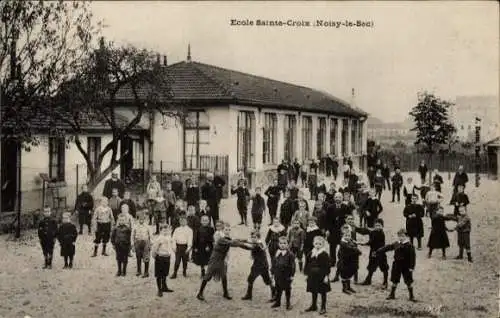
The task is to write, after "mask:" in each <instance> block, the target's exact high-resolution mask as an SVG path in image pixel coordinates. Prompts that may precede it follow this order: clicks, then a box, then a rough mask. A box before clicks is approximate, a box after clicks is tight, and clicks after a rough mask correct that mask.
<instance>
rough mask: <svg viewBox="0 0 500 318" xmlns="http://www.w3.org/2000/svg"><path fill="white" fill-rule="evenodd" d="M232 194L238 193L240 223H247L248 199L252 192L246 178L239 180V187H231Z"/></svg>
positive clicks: (237, 205)
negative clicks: (248, 187)
mask: <svg viewBox="0 0 500 318" xmlns="http://www.w3.org/2000/svg"><path fill="white" fill-rule="evenodd" d="M231 194H236V197H237V199H236V208H237V209H238V213H239V214H240V217H241V222H240V224H239V225H246V224H247V205H248V199H249V197H250V192H249V191H248V189H247V186H246V182H245V180H244V179H243V180H239V181H238V187H235V186H232V187H231Z"/></svg>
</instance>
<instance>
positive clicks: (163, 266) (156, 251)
mask: <svg viewBox="0 0 500 318" xmlns="http://www.w3.org/2000/svg"><path fill="white" fill-rule="evenodd" d="M171 232H172V229H171V227H170V225H168V224H162V226H161V229H160V234H159V235H158V237H157V239H156V240H155V241H154V243H153V247H152V248H151V256H152V257H153V258H154V260H155V277H156V286H157V287H158V297H162V296H163V293H164V292H165V293H171V292H173V290H171V289H170V288H168V286H167V277H168V272H169V270H170V256H171V255H172V253H173V245H174V243H173V241H172V237H171V236H170V234H171Z"/></svg>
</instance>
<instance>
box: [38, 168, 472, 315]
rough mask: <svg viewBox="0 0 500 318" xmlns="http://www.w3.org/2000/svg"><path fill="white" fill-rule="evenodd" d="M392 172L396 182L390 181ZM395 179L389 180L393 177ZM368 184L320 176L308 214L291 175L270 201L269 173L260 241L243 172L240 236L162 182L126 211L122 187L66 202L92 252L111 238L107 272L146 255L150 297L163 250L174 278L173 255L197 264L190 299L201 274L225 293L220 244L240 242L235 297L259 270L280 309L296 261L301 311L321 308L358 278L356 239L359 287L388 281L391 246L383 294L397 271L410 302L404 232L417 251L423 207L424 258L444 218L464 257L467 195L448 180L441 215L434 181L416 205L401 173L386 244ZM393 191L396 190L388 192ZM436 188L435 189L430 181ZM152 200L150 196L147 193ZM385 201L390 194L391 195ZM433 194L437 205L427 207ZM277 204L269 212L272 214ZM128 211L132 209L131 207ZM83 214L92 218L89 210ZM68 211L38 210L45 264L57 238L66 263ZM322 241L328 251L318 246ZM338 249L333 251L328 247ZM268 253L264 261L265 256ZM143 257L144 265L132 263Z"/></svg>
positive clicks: (160, 281) (257, 200) (70, 244)
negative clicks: (240, 281)
mask: <svg viewBox="0 0 500 318" xmlns="http://www.w3.org/2000/svg"><path fill="white" fill-rule="evenodd" d="M395 176H398V177H397V178H394V176H393V178H392V180H393V187H392V189H393V194H397V196H398V199H399V188H400V187H401V185H402V177H401V178H399V176H400V172H399V171H396V174H395ZM395 179H397V180H395ZM395 181H396V182H395ZM377 184H378V183H375V184H374V187H373V188H369V187H368V186H367V185H366V184H365V183H363V182H359V187H356V188H355V191H353V187H352V185H351V186H350V185H349V184H348V181H347V180H346V181H344V184H343V186H342V187H340V188H338V189H336V187H335V183H333V182H332V183H331V184H330V188H329V189H326V186H324V184H322V185H318V188H319V189H320V191H318V193H317V194H316V201H315V204H314V209H313V211H312V213H310V212H309V206H308V201H307V200H306V199H304V195H303V193H302V191H301V190H299V189H298V188H297V187H296V186H295V181H294V180H291V181H290V183H289V185H288V186H287V188H286V189H285V192H284V196H285V198H284V200H283V202H281V205H280V198H281V193H282V189H281V188H280V186H279V184H278V180H275V181H274V183H273V185H271V186H270V187H269V188H268V189H267V190H266V191H265V194H266V196H267V198H268V199H267V207H268V209H269V214H270V220H271V224H270V226H269V229H268V231H267V235H266V236H265V238H264V240H262V238H261V229H262V227H261V224H262V219H263V214H264V212H265V210H266V209H265V208H266V201H265V199H264V197H263V196H262V195H261V189H260V188H256V189H255V190H254V194H253V195H252V196H251V195H250V191H249V190H248V189H247V188H246V183H245V181H244V180H240V182H239V183H238V187H232V189H231V193H233V194H236V195H237V209H238V212H239V214H240V217H241V223H240V224H245V225H246V224H247V206H248V203H249V200H250V198H251V200H252V208H251V215H252V223H253V225H254V228H253V230H252V231H251V235H250V239H249V240H240V239H232V238H231V227H230V225H229V224H227V223H223V222H222V221H217V222H215V224H214V227H215V229H214V228H213V227H212V224H211V218H210V216H209V213H208V210H209V209H208V207H207V203H206V201H204V200H199V201H197V202H196V205H194V204H193V203H192V202H191V204H189V203H188V204H189V205H188V206H187V207H186V203H185V202H184V201H183V200H179V199H177V197H176V195H175V193H174V192H173V190H172V188H171V185H170V184H169V185H167V188H166V191H165V192H162V191H160V190H155V189H149V190H148V197H149V201H148V203H149V204H148V209H144V210H140V211H138V213H136V206H135V204H133V201H132V200H130V193H127V192H125V198H124V200H121V199H119V197H118V195H117V191H115V190H113V196H112V198H111V199H109V200H108V199H107V198H105V197H103V198H101V199H100V200H99V202H98V204H97V205H96V206H94V202H93V199H92V197H91V196H90V198H89V196H88V195H87V193H88V192H86V189H84V192H83V193H82V194H81V195H80V196H79V198H78V199H77V204H76V210H77V211H78V214H79V221H80V234H81V233H82V226H83V224H87V225H88V227H89V234H90V233H91V223H92V224H93V227H94V228H95V240H94V244H95V246H94V253H93V255H92V256H93V257H95V256H97V252H98V246H99V244H100V243H102V244H103V247H102V255H108V254H107V253H106V244H107V243H108V242H109V241H110V240H111V244H112V245H113V247H114V250H115V253H116V261H117V267H118V270H117V276H126V272H127V264H128V258H129V257H130V256H132V255H131V251H132V249H134V251H135V256H136V260H137V273H136V276H141V275H142V277H144V278H146V277H149V264H150V259H151V257H152V258H153V260H154V273H155V277H156V282H157V287H158V296H160V297H161V296H162V295H163V293H165V292H167V293H169V292H173V290H171V289H170V288H168V287H167V277H168V275H169V273H170V262H171V258H175V261H174V269H173V273H172V275H171V276H170V278H171V279H175V278H176V277H177V273H178V270H179V268H180V265H181V263H182V265H183V268H182V270H183V272H182V273H183V276H187V266H188V261H189V260H192V261H193V263H194V264H196V265H198V266H199V267H200V271H201V278H202V282H201V286H200V290H199V292H198V295H197V298H198V299H199V300H204V296H203V293H204V290H205V287H206V285H207V284H208V282H209V281H210V280H211V279H212V278H214V279H215V280H221V282H222V286H223V290H224V297H225V298H226V299H231V297H230V295H229V292H228V288H227V284H228V283H227V268H228V252H229V249H230V247H240V248H243V249H246V250H249V251H250V252H251V256H252V259H253V263H252V266H251V268H250V273H249V276H248V279H247V282H248V287H247V292H246V294H245V296H244V297H243V298H242V299H243V300H251V299H252V294H253V284H254V282H255V280H256V278H257V277H258V276H262V278H263V280H264V283H265V284H266V285H268V286H269V288H270V292H271V300H272V301H273V302H274V304H273V308H277V307H279V306H280V305H281V298H282V294H283V293H285V299H286V308H287V309H290V308H291V304H290V297H291V286H292V281H293V277H294V275H295V272H296V269H295V264H296V261H297V262H298V266H299V271H300V272H303V273H304V274H305V275H307V292H310V293H311V295H312V303H311V306H310V307H309V308H307V310H306V312H309V311H316V310H318V306H317V298H318V295H319V296H320V297H321V304H320V313H321V314H323V313H325V312H326V299H327V293H328V292H330V291H331V286H330V283H331V282H336V281H338V280H341V281H342V292H344V293H346V294H352V293H356V291H355V290H354V289H353V288H352V286H351V280H352V279H353V278H354V282H355V283H357V280H358V269H359V257H360V255H361V251H360V249H359V248H358V246H359V245H368V246H369V247H370V252H369V256H368V267H367V270H368V274H367V276H366V279H365V280H364V281H363V282H362V283H361V284H362V285H370V284H371V283H372V277H373V275H374V273H375V271H376V270H377V269H380V270H381V272H382V273H383V278H384V280H383V286H384V287H388V278H389V265H388V262H387V257H386V255H385V253H386V252H388V251H391V250H394V261H393V264H392V268H391V277H390V280H391V282H392V288H391V292H390V294H389V297H388V299H394V298H395V290H396V286H397V284H398V283H399V282H400V279H401V276H403V280H404V282H405V284H406V285H407V286H408V291H409V295H410V297H409V298H410V300H415V298H414V295H413V288H412V283H413V269H414V268H415V258H416V254H415V248H414V245H413V244H414V239H415V238H416V239H417V247H418V249H421V247H422V242H421V239H422V237H423V234H424V227H423V221H422V218H423V217H424V216H425V214H426V212H425V211H426V210H428V211H430V216H431V219H432V230H431V233H430V236H429V243H428V247H429V253H428V256H429V257H431V255H432V251H433V250H434V249H442V251H443V257H445V255H446V254H445V249H446V248H447V247H449V241H448V237H447V233H446V232H447V231H451V230H449V229H447V228H446V224H445V222H446V221H447V220H453V221H456V222H457V226H456V228H455V230H456V231H457V237H458V246H459V255H458V256H457V259H460V258H463V252H464V250H465V251H466V253H467V257H468V260H469V261H470V262H472V256H471V253H470V230H471V224H470V218H469V217H468V216H467V212H466V210H467V208H466V206H467V204H468V203H469V201H468V197H467V195H466V194H465V193H464V191H463V190H464V189H463V186H462V187H460V186H459V187H458V189H457V193H456V194H454V196H453V198H452V200H451V203H452V204H453V205H454V206H455V213H454V214H448V215H444V213H443V207H442V205H441V201H442V196H441V195H440V194H436V193H435V192H438V193H439V191H437V189H436V188H434V189H431V190H430V191H428V192H427V194H426V196H425V197H424V203H425V206H424V205H421V204H418V195H417V193H416V190H418V188H417V187H416V186H414V185H413V184H412V180H411V178H408V179H407V184H406V185H405V186H404V189H403V194H404V198H405V203H406V204H405V208H404V211H403V216H404V217H405V218H406V228H405V229H401V230H399V231H398V233H397V234H398V240H397V242H395V243H393V244H389V245H386V242H385V234H384V230H383V226H384V222H383V220H382V219H381V218H380V217H379V216H380V214H381V212H382V211H383V207H382V204H381V203H380V191H379V190H378V189H377ZM394 189H396V192H394V191H395V190H394ZM439 190H440V189H439ZM153 198H154V199H153ZM393 199H394V196H393ZM436 201H437V205H436ZM278 208H279V214H278ZM132 211H133V214H132V213H131V212H132ZM354 211H357V212H358V216H359V225H356V224H355V219H354ZM91 215H92V222H90V221H89V220H90V216H91ZM148 215H149V216H150V222H151V215H153V217H154V218H155V225H156V233H155V234H157V235H158V236H156V237H154V236H153V234H152V232H151V230H150V227H149V225H151V224H148V223H147V222H146V218H147V216H148ZM70 218H71V215H70V214H67V213H65V214H64V215H63V223H62V224H61V225H58V223H57V221H56V220H55V219H54V218H53V217H52V216H51V213H50V208H46V209H45V210H44V218H43V219H42V221H41V222H40V224H39V231H38V234H39V238H40V243H41V246H42V250H43V254H44V257H45V266H44V267H45V268H51V266H52V257H53V256H52V254H53V248H54V244H55V241H56V240H59V242H60V245H61V256H63V257H64V260H65V266H64V268H71V267H72V266H73V258H74V255H75V242H76V239H77V236H78V232H77V229H76V227H75V226H74V225H73V224H72V223H71V221H70ZM357 234H359V235H367V236H368V242H367V243H360V242H359V241H358V240H357V239H356V236H357ZM326 243H328V245H329V251H327V250H326ZM337 247H338V249H337ZM268 255H269V259H270V264H269V262H268ZM143 264H144V270H143V268H142V265H143ZM332 267H336V273H335V278H334V279H333V280H330V274H331V268H332Z"/></svg>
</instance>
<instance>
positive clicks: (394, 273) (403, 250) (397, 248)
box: [377, 229, 416, 301]
mask: <svg viewBox="0 0 500 318" xmlns="http://www.w3.org/2000/svg"><path fill="white" fill-rule="evenodd" d="M397 234H398V241H397V242H395V243H392V244H389V245H386V246H384V247H382V248H380V249H378V250H377V254H382V253H385V252H388V251H394V261H393V263H392V269H391V282H392V287H391V293H390V294H389V297H387V299H395V298H396V297H395V293H396V288H397V286H398V284H399V282H400V279H401V276H403V280H404V282H405V284H406V286H408V293H409V294H410V301H415V297H414V295H413V287H412V284H413V270H414V269H415V262H416V254H415V247H414V246H413V245H412V244H411V243H410V240H409V238H408V235H407V234H406V230H405V229H400V230H399V231H398V233H397Z"/></svg>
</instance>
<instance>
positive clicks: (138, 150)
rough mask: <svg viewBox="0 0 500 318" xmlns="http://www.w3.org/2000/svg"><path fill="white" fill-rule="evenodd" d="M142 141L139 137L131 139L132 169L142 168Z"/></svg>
mask: <svg viewBox="0 0 500 318" xmlns="http://www.w3.org/2000/svg"><path fill="white" fill-rule="evenodd" d="M143 146H144V142H143V140H142V139H141V138H137V139H132V169H144V148H143Z"/></svg>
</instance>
